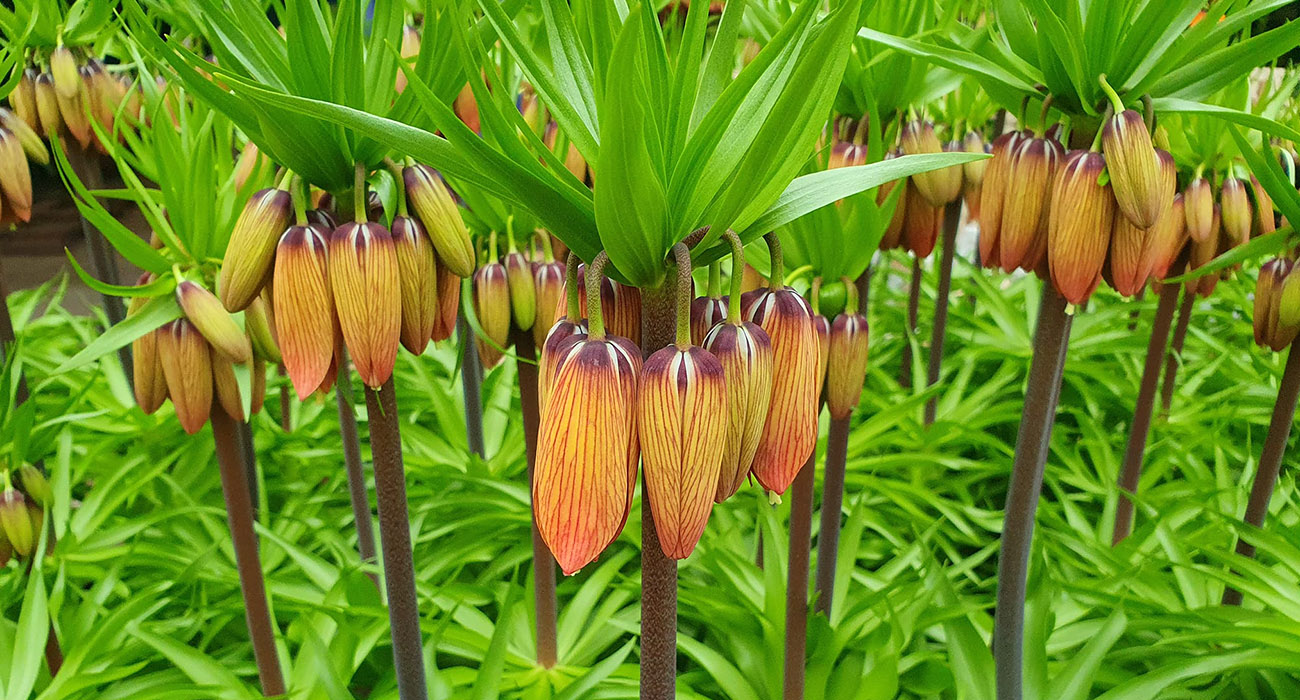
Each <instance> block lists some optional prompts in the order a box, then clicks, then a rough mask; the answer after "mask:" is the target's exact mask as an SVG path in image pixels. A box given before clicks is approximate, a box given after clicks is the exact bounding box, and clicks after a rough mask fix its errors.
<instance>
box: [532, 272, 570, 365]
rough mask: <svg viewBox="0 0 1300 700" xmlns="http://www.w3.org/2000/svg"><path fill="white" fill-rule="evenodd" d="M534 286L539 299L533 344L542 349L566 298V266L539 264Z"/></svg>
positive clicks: (534, 277)
mask: <svg viewBox="0 0 1300 700" xmlns="http://www.w3.org/2000/svg"><path fill="white" fill-rule="evenodd" d="M533 286H534V289H535V294H536V299H537V302H536V307H537V317H536V318H534V319H533V343H535V344H536V346H537V347H538V348H540V347H542V345H543V344H545V343H546V336H547V334H549V333H550V332H551V327H552V326H554V325H555V321H556V319H557V318H558V317H557V316H556V313H555V311H556V308H557V306H558V305H559V304H560V300H561V299H563V298H564V265H563V264H562V263H559V262H544V263H538V264H537V266H536V267H535V268H534V269H533Z"/></svg>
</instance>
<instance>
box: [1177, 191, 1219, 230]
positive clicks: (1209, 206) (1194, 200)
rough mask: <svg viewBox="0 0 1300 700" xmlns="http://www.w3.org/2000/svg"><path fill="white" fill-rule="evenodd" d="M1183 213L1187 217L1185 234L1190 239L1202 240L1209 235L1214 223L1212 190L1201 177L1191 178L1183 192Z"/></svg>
mask: <svg viewBox="0 0 1300 700" xmlns="http://www.w3.org/2000/svg"><path fill="white" fill-rule="evenodd" d="M1183 215H1184V218H1186V219H1187V235H1189V236H1191V237H1192V240H1196V241H1204V240H1206V239H1208V238H1209V237H1210V225H1211V224H1212V223H1214V221H1213V219H1214V190H1213V189H1212V188H1211V187H1210V181H1209V180H1206V179H1205V178H1203V177H1198V178H1196V179H1194V180H1192V181H1191V182H1190V183H1189V184H1188V185H1187V191H1186V192H1184V193H1183Z"/></svg>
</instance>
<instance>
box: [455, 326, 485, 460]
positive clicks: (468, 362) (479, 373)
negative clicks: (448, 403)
mask: <svg viewBox="0 0 1300 700" xmlns="http://www.w3.org/2000/svg"><path fill="white" fill-rule="evenodd" d="M456 328H457V333H458V334H459V336H460V344H461V358H460V382H461V388H462V389H463V390H464V392H465V393H464V396H465V437H466V438H467V439H468V440H469V451H470V452H473V453H474V454H476V455H478V456H479V457H482V456H484V452H483V365H482V363H481V362H480V361H479V358H478V349H477V348H475V347H474V335H473V332H472V331H470V329H469V323H468V322H466V321H465V317H464V316H463V315H462V316H461V317H460V318H459V319H458V320H457V321H456Z"/></svg>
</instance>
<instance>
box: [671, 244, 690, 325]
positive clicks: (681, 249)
mask: <svg viewBox="0 0 1300 700" xmlns="http://www.w3.org/2000/svg"><path fill="white" fill-rule="evenodd" d="M672 255H673V258H674V259H675V261H676V266H677V291H676V297H677V299H676V302H677V337H676V340H675V343H674V344H675V345H676V346H677V347H678V349H681V350H685V349H686V348H689V347H690V346H691V299H692V297H694V296H695V279H694V278H693V277H691V251H690V249H689V248H687V247H686V244H685V243H678V244H676V245H674V246H673V250H672Z"/></svg>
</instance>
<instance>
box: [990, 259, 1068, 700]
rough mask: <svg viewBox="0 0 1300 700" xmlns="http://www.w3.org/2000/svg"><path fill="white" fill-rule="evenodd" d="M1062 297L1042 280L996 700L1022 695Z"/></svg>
mask: <svg viewBox="0 0 1300 700" xmlns="http://www.w3.org/2000/svg"><path fill="white" fill-rule="evenodd" d="M1065 308H1066V302H1065V299H1064V297H1062V296H1061V295H1060V293H1058V292H1057V291H1056V289H1055V288H1054V287H1052V286H1051V284H1045V285H1043V297H1042V302H1041V304H1040V305H1039V310H1038V328H1037V330H1036V331H1035V333H1034V357H1033V360H1032V362H1031V363H1030V366H1029V383H1028V385H1027V386H1026V388H1025V405H1024V409H1023V410H1022V412H1021V414H1020V433H1019V435H1018V436H1017V438H1016V454H1015V459H1014V460H1013V462H1012V467H1011V483H1010V486H1009V488H1008V491H1007V507H1006V515H1005V520H1004V522H1003V526H1002V548H1001V552H1000V553H999V555H998V592H997V609H996V612H995V614H994V618H993V658H994V663H995V666H996V677H997V697H998V700H1021V698H1022V697H1023V690H1022V688H1023V686H1022V683H1021V680H1022V676H1023V670H1024V669H1023V659H1024V641H1025V640H1024V632H1025V587H1026V583H1027V581H1028V575H1029V547H1030V543H1031V542H1032V541H1033V536H1034V516H1035V514H1036V513H1037V511H1038V497H1039V494H1040V493H1041V491H1042V487H1043V467H1044V465H1045V464H1046V462H1047V454H1048V443H1049V441H1050V440H1051V436H1052V424H1053V423H1054V422H1055V418H1056V405H1057V401H1058V399H1059V398H1060V387H1061V373H1062V370H1063V369H1064V367H1065V351H1066V347H1067V346H1068V344H1069V338H1070V322H1071V320H1072V317H1071V316H1069V315H1067V314H1066V313H1065Z"/></svg>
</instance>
